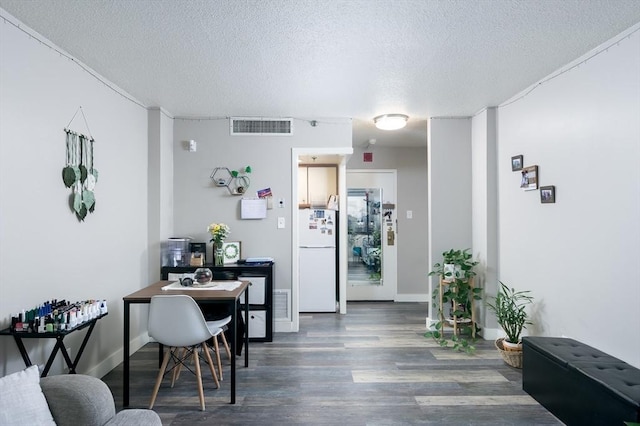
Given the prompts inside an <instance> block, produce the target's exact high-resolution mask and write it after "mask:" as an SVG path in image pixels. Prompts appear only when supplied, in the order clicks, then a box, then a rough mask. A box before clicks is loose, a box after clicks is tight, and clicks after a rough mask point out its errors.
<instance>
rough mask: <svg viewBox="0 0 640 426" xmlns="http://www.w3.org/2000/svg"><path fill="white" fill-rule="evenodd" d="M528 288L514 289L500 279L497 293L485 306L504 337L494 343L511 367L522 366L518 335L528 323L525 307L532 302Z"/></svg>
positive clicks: (520, 344) (529, 322)
mask: <svg viewBox="0 0 640 426" xmlns="http://www.w3.org/2000/svg"><path fill="white" fill-rule="evenodd" d="M529 293H531V292H530V291H529V290H523V291H516V290H515V289H514V288H509V287H508V286H507V285H505V284H504V283H503V282H502V281H500V288H499V289H498V294H497V295H496V297H495V298H493V303H491V302H487V307H488V308H489V309H490V310H491V311H493V313H494V314H495V315H496V320H497V321H498V324H499V325H500V327H502V329H503V330H504V332H505V334H506V337H505V338H499V339H497V340H496V342H495V345H496V348H498V351H499V352H500V354H501V355H502V358H503V359H504V361H505V362H506V363H507V364H509V365H511V366H512V367H517V368H522V342H521V340H520V335H521V334H522V330H524V329H525V328H526V327H527V325H528V324H532V322H531V321H529V320H528V314H527V310H526V307H527V305H529V304H531V303H533V297H532V296H531V295H530V294H529Z"/></svg>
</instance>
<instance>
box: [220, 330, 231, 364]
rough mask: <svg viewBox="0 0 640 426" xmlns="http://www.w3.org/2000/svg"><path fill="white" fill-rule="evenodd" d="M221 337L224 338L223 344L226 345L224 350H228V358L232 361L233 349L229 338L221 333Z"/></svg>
mask: <svg viewBox="0 0 640 426" xmlns="http://www.w3.org/2000/svg"><path fill="white" fill-rule="evenodd" d="M220 336H222V343H223V344H224V348H225V349H226V350H227V357H229V360H231V349H229V343H228V342H227V338H226V337H225V336H224V333H220Z"/></svg>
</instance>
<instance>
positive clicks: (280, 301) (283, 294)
mask: <svg viewBox="0 0 640 426" xmlns="http://www.w3.org/2000/svg"><path fill="white" fill-rule="evenodd" d="M290 295H291V290H273V305H274V309H273V315H274V318H275V319H277V320H285V319H286V320H289V321H291V303H290V300H289V299H290V297H289V296H290Z"/></svg>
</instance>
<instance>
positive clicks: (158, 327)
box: [149, 294, 222, 411]
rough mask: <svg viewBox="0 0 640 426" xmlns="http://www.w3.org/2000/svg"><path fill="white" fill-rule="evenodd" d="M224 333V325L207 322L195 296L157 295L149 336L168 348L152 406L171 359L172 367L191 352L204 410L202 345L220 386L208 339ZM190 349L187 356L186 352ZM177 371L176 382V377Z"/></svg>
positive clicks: (180, 363) (151, 306)
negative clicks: (201, 370) (211, 325)
mask: <svg viewBox="0 0 640 426" xmlns="http://www.w3.org/2000/svg"><path fill="white" fill-rule="evenodd" d="M221 333H222V329H221V328H218V329H213V328H212V327H209V326H207V322H206V320H205V319H204V316H203V315H202V312H201V311H200V308H199V307H198V304H197V303H196V302H195V300H193V298H192V297H191V296H187V295H183V294H175V295H161V296H153V297H152V298H151V304H150V306H149V336H151V337H153V338H154V339H155V340H156V341H157V342H158V343H161V344H163V345H165V346H167V351H166V352H165V354H164V359H163V360H162V366H161V367H160V371H159V372H158V377H157V379H156V384H155V387H154V388H153V393H152V395H151V402H150V403H149V408H150V409H151V408H153V404H154V403H155V400H156V397H157V395H158V389H160V384H161V383H162V379H163V377H164V375H165V372H166V370H167V365H168V364H169V360H171V359H173V362H174V365H173V367H172V368H176V367H177V366H180V365H183V364H184V361H186V360H187V359H188V358H190V357H189V355H192V357H193V364H194V367H195V375H196V379H197V382H198V396H199V398H200V409H201V410H202V411H204V409H205V404H204V392H203V389H202V375H201V373H200V359H199V356H198V349H202V352H204V355H205V358H206V360H207V363H208V364H209V368H210V370H211V375H212V376H213V379H214V381H215V383H216V387H217V388H219V387H220V383H219V382H218V377H217V375H216V373H215V371H214V364H213V361H212V359H211V355H210V354H209V350H208V349H207V345H206V342H207V340H209V339H211V338H214V339H215V338H216V336H217V335H218V334H221ZM182 349H186V351H187V352H189V353H188V354H187V356H184V352H185V351H184V350H182ZM181 350H182V352H183V355H182V356H179V355H177V353H178V352H179V351H181ZM175 377H176V376H175V374H174V379H173V380H172V384H171V385H172V386H173V382H174V381H175Z"/></svg>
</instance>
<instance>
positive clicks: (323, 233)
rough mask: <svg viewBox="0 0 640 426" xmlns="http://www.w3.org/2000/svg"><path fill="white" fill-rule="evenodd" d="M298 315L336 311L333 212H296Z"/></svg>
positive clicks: (334, 216) (323, 210)
mask: <svg viewBox="0 0 640 426" xmlns="http://www.w3.org/2000/svg"><path fill="white" fill-rule="evenodd" d="M299 215H300V217H299V222H298V223H299V226H300V233H299V244H300V257H299V259H298V265H299V268H298V271H299V283H300V306H299V311H300V312H335V311H336V231H337V229H338V228H337V227H336V215H337V212H336V211H335V210H326V209H303V210H299Z"/></svg>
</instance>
